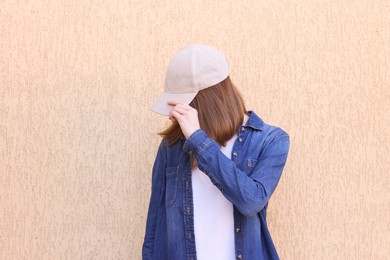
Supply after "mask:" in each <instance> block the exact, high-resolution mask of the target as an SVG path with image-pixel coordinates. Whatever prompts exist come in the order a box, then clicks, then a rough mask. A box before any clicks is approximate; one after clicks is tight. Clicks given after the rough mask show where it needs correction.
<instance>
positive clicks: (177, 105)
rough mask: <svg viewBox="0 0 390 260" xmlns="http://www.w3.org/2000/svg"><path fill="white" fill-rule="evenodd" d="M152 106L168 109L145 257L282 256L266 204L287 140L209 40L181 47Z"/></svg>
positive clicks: (155, 167)
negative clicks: (249, 105)
mask: <svg viewBox="0 0 390 260" xmlns="http://www.w3.org/2000/svg"><path fill="white" fill-rule="evenodd" d="M152 110H153V111H155V112H157V113H159V114H162V115H165V116H169V119H170V120H171V121H172V125H171V126H170V127H169V128H168V129H166V130H165V131H163V132H161V133H160V135H161V136H162V137H163V140H162V141H161V144H160V146H159V148H158V152H157V157H156V160H155V162H154V165H153V171H152V193H151V198H150V204H149V210H148V216H147V223H146V232H145V238H144V244H143V248H142V255H143V259H159V260H161V259H174V260H176V259H177V260H181V259H193V260H196V259H198V260H204V259H212V260H217V259H221V260H226V259H248V260H256V259H279V257H278V254H277V252H276V249H275V247H274V244H273V241H272V239H271V236H270V233H269V231H268V228H267V222H266V210H267V206H268V200H269V198H270V197H271V195H272V193H273V192H274V190H275V188H276V186H277V184H278V182H279V179H280V176H281V174H282V171H283V168H284V165H285V163H286V160H287V155H288V151H289V146H290V140H289V135H288V134H287V133H286V132H285V131H284V130H282V129H281V128H280V127H277V126H272V125H269V124H266V123H265V122H264V121H263V120H262V119H261V118H259V117H258V116H257V115H256V114H255V113H254V112H253V111H247V110H246V108H245V105H244V102H243V99H242V97H241V95H240V94H239V92H238V91H237V89H236V88H235V87H234V85H233V83H232V81H231V80H230V77H229V70H228V65H227V61H226V58H225V57H224V55H223V54H222V53H221V52H219V51H218V50H216V49H214V48H212V47H210V46H205V45H190V46H186V47H185V48H182V49H180V50H179V51H178V52H177V53H176V55H175V56H174V57H173V58H172V60H171V61H170V63H169V66H168V70H167V74H166V78H165V91H164V93H163V94H162V95H161V96H160V97H159V98H158V100H157V101H156V102H155V103H154V105H153V106H152Z"/></svg>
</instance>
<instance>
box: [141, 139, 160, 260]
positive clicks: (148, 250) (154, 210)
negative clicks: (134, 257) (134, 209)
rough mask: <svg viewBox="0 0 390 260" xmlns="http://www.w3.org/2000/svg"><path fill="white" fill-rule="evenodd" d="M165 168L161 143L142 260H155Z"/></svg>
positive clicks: (155, 167) (153, 171)
mask: <svg viewBox="0 0 390 260" xmlns="http://www.w3.org/2000/svg"><path fill="white" fill-rule="evenodd" d="M165 166H166V153H165V149H164V148H163V145H162V142H161V143H160V146H159V148H158V152H157V156H156V159H155V161H154V164H153V170H152V192H151V196H150V202H149V209H148V215H147V220H146V231H145V237H144V243H143V246H142V259H144V260H147V259H155V255H154V244H155V242H154V240H155V237H156V228H157V221H158V213H159V209H161V207H164V204H163V203H164V198H163V187H164V182H165Z"/></svg>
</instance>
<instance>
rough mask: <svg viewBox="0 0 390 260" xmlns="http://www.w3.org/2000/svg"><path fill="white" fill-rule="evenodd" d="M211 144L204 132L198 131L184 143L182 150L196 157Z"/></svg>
mask: <svg viewBox="0 0 390 260" xmlns="http://www.w3.org/2000/svg"><path fill="white" fill-rule="evenodd" d="M211 142H212V139H211V138H210V137H209V136H208V135H207V134H206V132H205V131H203V130H202V129H198V130H196V131H195V132H194V133H193V134H192V135H191V136H190V137H188V139H187V140H186V141H185V142H184V146H183V150H184V151H185V152H187V153H189V154H193V155H194V156H195V157H197V155H198V154H199V153H200V152H202V151H203V150H204V149H205V148H206V147H207V145H209V144H210V143H211Z"/></svg>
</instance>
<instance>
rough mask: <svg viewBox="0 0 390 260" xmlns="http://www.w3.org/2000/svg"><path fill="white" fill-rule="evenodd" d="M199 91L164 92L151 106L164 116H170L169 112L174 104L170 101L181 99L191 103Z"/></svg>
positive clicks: (154, 110)
mask: <svg viewBox="0 0 390 260" xmlns="http://www.w3.org/2000/svg"><path fill="white" fill-rule="evenodd" d="M196 94H198V93H197V92H194V93H186V94H173V93H167V92H164V93H162V94H161V95H160V96H159V97H158V98H157V101H156V102H154V104H153V105H152V107H151V110H152V111H153V112H156V113H158V114H160V115H163V116H169V113H170V112H171V110H172V109H173V106H170V105H168V101H181V102H184V103H186V104H189V103H191V101H192V100H193V99H194V98H195V96H196Z"/></svg>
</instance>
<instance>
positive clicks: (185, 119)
mask: <svg viewBox="0 0 390 260" xmlns="http://www.w3.org/2000/svg"><path fill="white" fill-rule="evenodd" d="M168 105H170V106H175V107H174V108H173V110H172V111H171V112H170V113H169V119H170V120H171V121H172V122H175V121H177V122H178V123H179V125H180V128H181V131H182V132H183V134H184V136H185V138H186V139H188V138H189V137H190V136H191V135H192V134H193V133H194V132H195V131H196V130H198V129H200V126H199V119H198V111H197V110H196V109H195V108H193V107H191V106H190V105H187V104H186V103H183V102H181V101H168Z"/></svg>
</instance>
